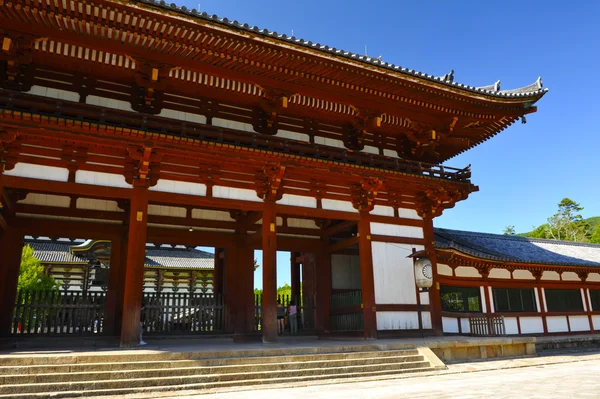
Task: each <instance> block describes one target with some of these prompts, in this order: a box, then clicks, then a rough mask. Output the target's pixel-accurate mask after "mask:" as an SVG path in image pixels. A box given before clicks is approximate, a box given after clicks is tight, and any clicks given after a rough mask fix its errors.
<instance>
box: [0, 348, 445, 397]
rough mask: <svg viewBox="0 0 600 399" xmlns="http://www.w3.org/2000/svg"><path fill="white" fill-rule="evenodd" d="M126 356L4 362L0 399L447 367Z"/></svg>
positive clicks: (380, 352)
mask: <svg viewBox="0 0 600 399" xmlns="http://www.w3.org/2000/svg"><path fill="white" fill-rule="evenodd" d="M130 352H132V353H129V354H122V353H119V352H113V353H112V354H94V355H79V356H78V355H61V356H58V355H54V356H52V355H35V356H30V357H26V356H4V357H1V358H0V398H14V399H17V398H50V397H52V398H68V397H79V396H99V395H124V394H131V393H141V394H143V393H144V392H147V393H150V392H152V393H155V392H159V391H177V390H206V389H213V388H226V387H233V386H250V385H260V384H274V383H298V382H306V381H323V380H331V379H338V378H358V377H360V378H363V377H380V378H384V376H388V375H396V374H402V373H417V372H423V371H433V370H436V369H440V368H444V367H445V366H444V365H443V363H441V362H440V361H439V360H438V359H437V358H436V357H435V355H434V354H433V353H432V352H431V351H429V350H428V349H426V348H416V347H414V346H412V347H410V346H408V347H407V345H404V347H402V348H390V346H385V347H382V346H379V345H366V346H358V347H350V348H344V347H332V348H291V349H275V350H246V351H236V352H233V351H232V352H212V353H211V352H203V353H190V352H187V353H184V352H182V353H170V352H166V353H165V352H156V353H145V352H146V351H140V352H137V353H136V352H135V351H130ZM115 353H116V354H115ZM431 358H433V359H431Z"/></svg>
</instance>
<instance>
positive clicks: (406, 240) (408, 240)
mask: <svg viewBox="0 0 600 399" xmlns="http://www.w3.org/2000/svg"><path fill="white" fill-rule="evenodd" d="M371 241H377V242H389V243H394V244H408V245H425V242H426V241H425V239H424V238H412V237H393V236H384V235H378V234H372V235H371Z"/></svg>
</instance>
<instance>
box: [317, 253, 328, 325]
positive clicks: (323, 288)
mask: <svg viewBox="0 0 600 399" xmlns="http://www.w3.org/2000/svg"><path fill="white" fill-rule="evenodd" d="M315 284H316V286H317V287H316V291H317V296H316V310H317V318H316V326H315V328H316V330H317V332H318V333H320V334H328V333H330V332H331V321H330V320H331V319H330V312H331V254H330V253H329V249H328V248H327V247H326V246H325V244H324V245H323V248H321V250H320V251H319V252H318V253H317V254H316V259H315Z"/></svg>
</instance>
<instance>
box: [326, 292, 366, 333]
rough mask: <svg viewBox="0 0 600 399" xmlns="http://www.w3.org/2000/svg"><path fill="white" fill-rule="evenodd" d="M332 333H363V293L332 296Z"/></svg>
mask: <svg viewBox="0 0 600 399" xmlns="http://www.w3.org/2000/svg"><path fill="white" fill-rule="evenodd" d="M330 306H331V314H330V317H329V321H330V323H331V331H336V332H343V331H363V330H364V318H363V311H362V291H352V292H344V293H339V294H333V295H331V302H330Z"/></svg>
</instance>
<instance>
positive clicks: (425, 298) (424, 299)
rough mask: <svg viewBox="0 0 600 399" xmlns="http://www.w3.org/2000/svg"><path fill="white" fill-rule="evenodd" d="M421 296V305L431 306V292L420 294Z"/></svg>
mask: <svg viewBox="0 0 600 399" xmlns="http://www.w3.org/2000/svg"><path fill="white" fill-rule="evenodd" d="M419 295H420V296H421V305H429V291H423V292H420V293H419Z"/></svg>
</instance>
